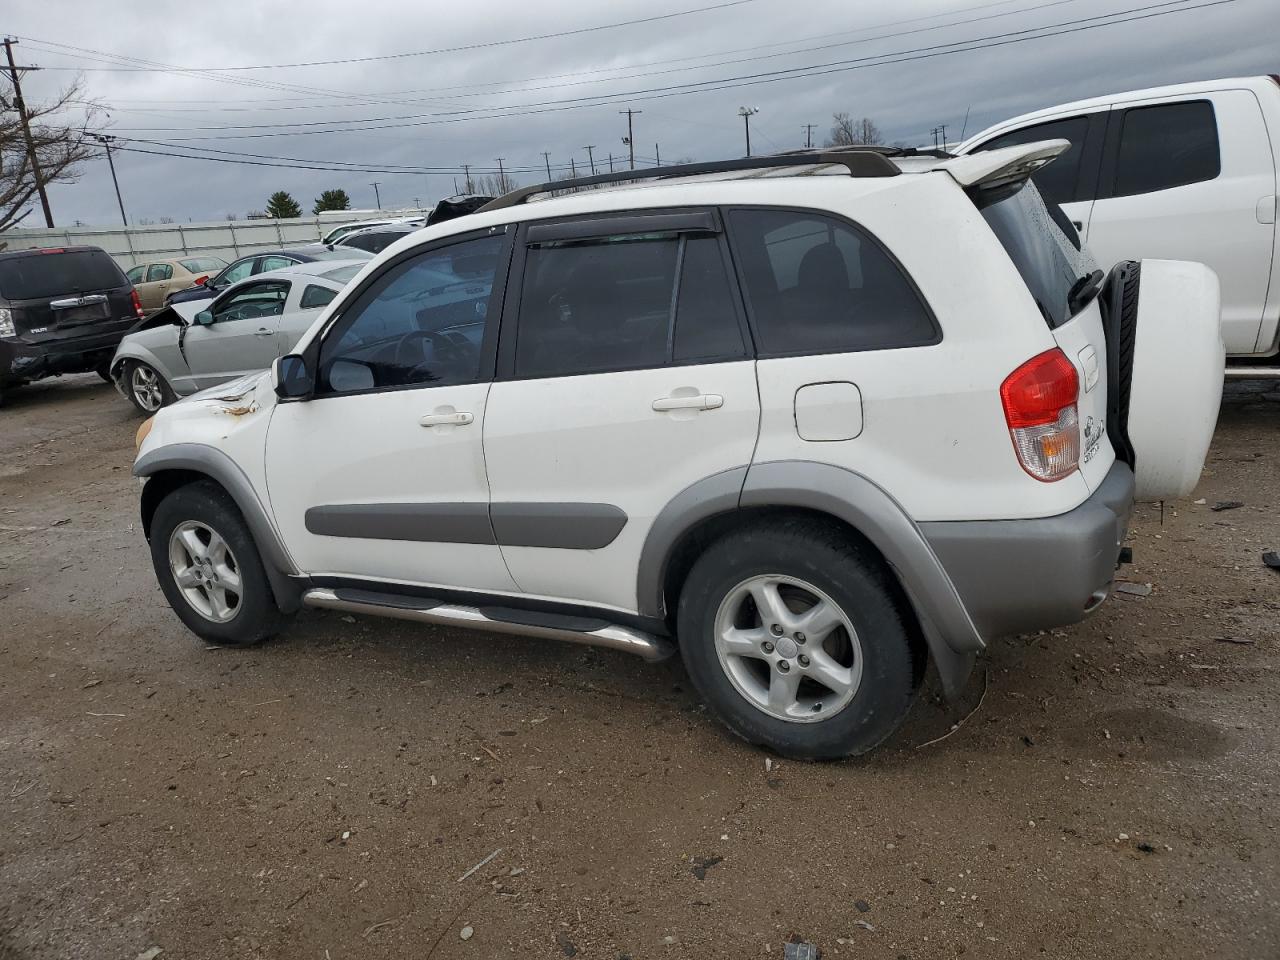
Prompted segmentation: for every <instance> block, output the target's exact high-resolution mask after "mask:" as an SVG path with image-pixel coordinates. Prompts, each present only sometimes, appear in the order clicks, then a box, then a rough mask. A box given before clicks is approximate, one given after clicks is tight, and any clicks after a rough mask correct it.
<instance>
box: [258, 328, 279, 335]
mask: <svg viewBox="0 0 1280 960" xmlns="http://www.w3.org/2000/svg"><path fill="white" fill-rule="evenodd" d="M274 334H275V331H274V330H268V329H267V328H266V327H259V328H258V332H257V333H255V334H254V336H255V337H270V336H272V335H274Z"/></svg>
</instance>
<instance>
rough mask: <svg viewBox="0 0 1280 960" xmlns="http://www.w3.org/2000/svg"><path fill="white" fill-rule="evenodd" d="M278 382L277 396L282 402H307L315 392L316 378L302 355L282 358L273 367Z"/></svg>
mask: <svg viewBox="0 0 1280 960" xmlns="http://www.w3.org/2000/svg"><path fill="white" fill-rule="evenodd" d="M271 373H272V376H273V378H274V379H275V382H276V396H277V397H279V398H280V399H281V400H306V399H307V398H308V397H310V396H311V394H312V393H313V392H314V391H315V388H316V383H315V376H314V375H313V374H312V372H311V370H310V369H308V367H307V358H306V357H304V356H303V355H302V354H300V353H290V354H287V355H286V356H283V357H280V358H279V359H277V360H276V361H275V362H274V363H272V365H271Z"/></svg>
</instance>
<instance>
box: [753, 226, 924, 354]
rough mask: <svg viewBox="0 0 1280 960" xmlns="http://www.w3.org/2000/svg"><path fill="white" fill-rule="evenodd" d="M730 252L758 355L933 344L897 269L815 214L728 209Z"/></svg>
mask: <svg viewBox="0 0 1280 960" xmlns="http://www.w3.org/2000/svg"><path fill="white" fill-rule="evenodd" d="M729 219H730V223H731V224H732V227H733V235H732V239H733V243H734V247H735V254H736V256H737V257H738V260H739V269H740V272H741V276H742V281H743V285H744V287H745V289H746V292H747V298H748V301H749V302H750V304H751V312H752V319H753V321H754V324H755V335H756V348H757V350H758V351H759V353H760V355H762V356H794V355H803V354H817V353H850V352H852V351H855V350H883V349H889V348H893V347H911V346H921V345H924V344H928V343H934V342H936V341H937V339H938V330H937V327H936V326H935V324H934V321H933V316H932V314H931V313H930V312H929V310H928V308H927V307H926V306H925V304H924V302H923V301H922V300H921V299H920V295H919V294H918V293H917V292H916V291H915V289H914V287H912V285H911V283H910V282H909V281H908V280H907V278H906V276H905V274H904V273H903V272H902V268H901V267H899V266H898V264H897V263H895V262H894V261H893V259H892V258H891V257H890V256H889V254H888V253H886V252H885V250H884V249H883V248H882V247H881V246H880V244H879V243H877V242H876V241H875V240H873V239H872V238H871V237H870V235H868V234H867V233H865V232H864V231H862V230H861V229H859V228H857V227H854V226H853V225H852V224H849V223H845V222H843V221H839V220H835V219H833V218H831V217H827V216H823V215H822V214H818V213H809V212H802V211H791V210H734V211H731V212H730V214H729Z"/></svg>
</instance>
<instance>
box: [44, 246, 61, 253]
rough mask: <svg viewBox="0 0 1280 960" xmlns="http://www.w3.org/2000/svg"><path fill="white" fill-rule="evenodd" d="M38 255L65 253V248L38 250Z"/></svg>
mask: <svg viewBox="0 0 1280 960" xmlns="http://www.w3.org/2000/svg"><path fill="white" fill-rule="evenodd" d="M38 252H39V253H66V252H67V251H66V248H65V247H49V248H48V249H47V250H40V251H38Z"/></svg>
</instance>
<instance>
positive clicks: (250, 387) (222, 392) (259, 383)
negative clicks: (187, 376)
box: [179, 370, 275, 403]
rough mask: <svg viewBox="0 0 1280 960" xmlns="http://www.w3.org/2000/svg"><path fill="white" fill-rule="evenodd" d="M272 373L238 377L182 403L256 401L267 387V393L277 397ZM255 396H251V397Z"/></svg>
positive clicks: (262, 371)
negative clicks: (271, 382)
mask: <svg viewBox="0 0 1280 960" xmlns="http://www.w3.org/2000/svg"><path fill="white" fill-rule="evenodd" d="M270 380H271V371H270V370H258V371H255V372H254V373H246V374H245V375H244V376H243V377H237V378H236V379H234V380H229V381H227V382H226V383H223V384H219V385H218V386H216V387H209V389H207V390H201V391H200V392H199V393H193V394H191V396H189V397H185V398H183V399H182V400H181V401H179V402H180V403H201V402H204V401H208V400H214V401H222V402H237V401H245V400H256V399H258V394H260V393H262V392H263V391H262V389H261V388H262V387H263V386H264V385H265V386H266V391H265V392H266V393H268V394H270V395H271V396H272V397H274V396H275V393H274V391H272V390H271V384H270ZM251 394H252V395H253V396H250V395H251Z"/></svg>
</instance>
